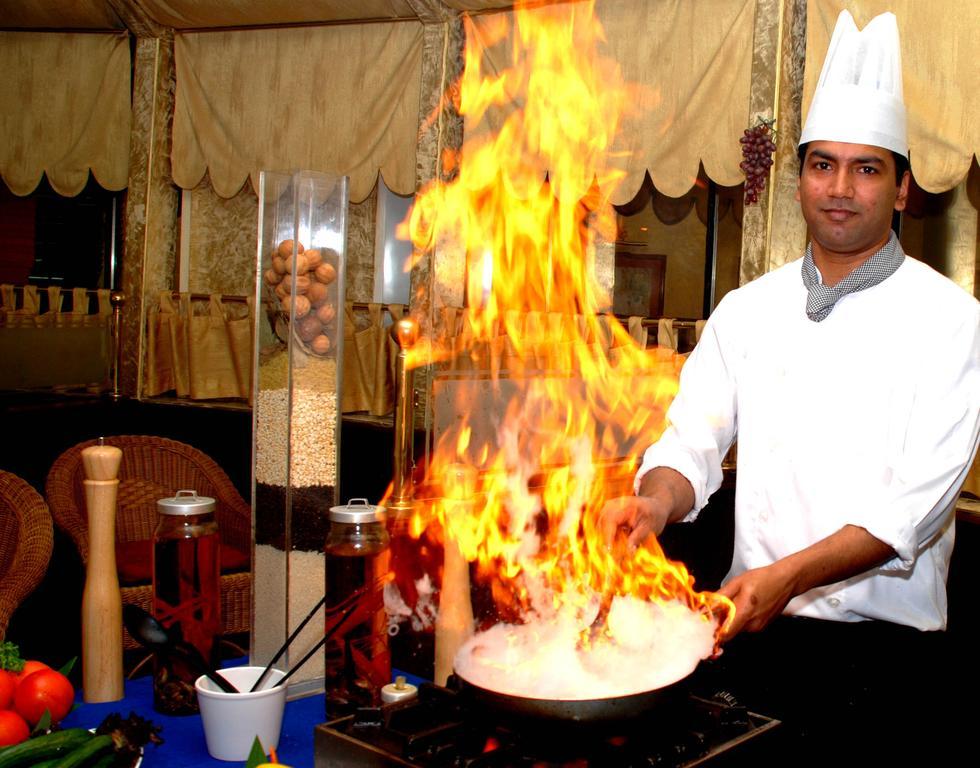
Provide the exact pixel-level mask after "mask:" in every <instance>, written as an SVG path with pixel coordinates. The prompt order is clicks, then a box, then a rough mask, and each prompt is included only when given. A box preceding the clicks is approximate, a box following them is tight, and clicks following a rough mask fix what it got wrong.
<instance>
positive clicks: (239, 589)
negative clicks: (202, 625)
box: [45, 435, 252, 649]
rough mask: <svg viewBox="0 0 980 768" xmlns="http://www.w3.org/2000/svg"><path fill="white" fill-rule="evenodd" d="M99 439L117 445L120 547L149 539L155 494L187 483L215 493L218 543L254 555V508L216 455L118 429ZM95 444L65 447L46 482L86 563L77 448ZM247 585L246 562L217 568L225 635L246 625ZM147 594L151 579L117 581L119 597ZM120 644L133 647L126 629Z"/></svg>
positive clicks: (62, 524) (57, 517) (142, 598)
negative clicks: (242, 567)
mask: <svg viewBox="0 0 980 768" xmlns="http://www.w3.org/2000/svg"><path fill="white" fill-rule="evenodd" d="M104 442H105V444H106V445H114V446H116V447H118V448H120V449H121V450H122V463H121V465H120V467H119V492H118V497H117V501H116V545H117V552H118V550H119V546H120V545H125V544H127V543H131V542H145V541H148V540H151V539H152V538H153V531H154V530H155V529H156V525H157V518H158V513H157V508H156V502H157V500H158V499H162V498H166V497H169V496H173V495H174V494H175V493H176V492H177V491H178V490H181V489H185V488H188V489H193V490H195V491H197V493H198V494H199V495H201V496H210V497H213V498H214V500H215V517H216V519H217V521H218V530H219V532H220V534H219V535H220V537H221V541H222V543H223V544H225V545H226V546H230V547H233V548H234V549H236V550H238V551H239V552H242V553H245V555H246V556H247V557H250V556H251V546H252V510H251V507H250V506H249V504H248V503H246V502H245V500H244V499H242V497H241V495H240V494H239V493H238V491H237V490H236V489H235V487H234V485H232V483H231V480H229V479H228V476H227V475H226V474H225V472H224V470H223V469H221V467H219V466H218V465H217V464H216V463H215V462H214V460H213V459H211V458H210V457H209V456H207V455H206V454H204V453H202V452H201V451H199V450H197V449H196V448H193V447H191V446H189V445H186V444H184V443H181V442H177V441H176V440H168V439H167V438H163V437H153V436H148V435H120V436H115V437H106V438H104ZM97 444H98V440H88V441H86V442H83V443H79V444H77V445H75V446H73V447H71V448H69V449H68V450H67V451H65V452H64V453H62V454H61V455H60V456H59V457H58V458H57V459H56V460H55V462H54V464H53V465H52V466H51V469H50V471H49V472H48V477H47V482H46V483H45V492H46V494H47V497H48V505H49V506H50V508H51V514H52V516H53V517H54V522H55V524H56V525H57V526H58V527H59V528H61V529H63V530H64V531H65V532H66V533H68V535H69V536H71V538H72V540H73V541H74V542H75V546H76V547H77V548H78V553H79V554H80V555H81V558H82V563H83V564H86V563H87V562H88V518H87V515H86V508H85V486H84V484H83V481H84V480H85V470H84V467H83V465H82V449H83V448H86V447H88V446H90V445H97ZM117 565H119V563H118V562H117ZM251 586H252V576H251V569H248V570H246V571H245V572H241V573H222V576H221V625H222V632H223V634H225V635H233V634H239V633H245V632H248V631H249V624H250V622H249V617H250V611H251ZM152 597H153V590H152V585H151V584H150V583H146V584H137V585H132V586H130V585H126V584H124V585H123V586H122V600H123V604H128V603H135V604H136V605H139V606H140V607H142V608H145V609H146V610H150V609H151V602H152ZM123 647H124V648H126V649H133V648H137V647H138V645H137V643H136V641H135V640H133V639H132V638H131V637H130V636H129V633H128V632H126V631H125V629H124V630H123Z"/></svg>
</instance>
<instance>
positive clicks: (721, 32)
mask: <svg viewBox="0 0 980 768" xmlns="http://www.w3.org/2000/svg"><path fill="white" fill-rule="evenodd" d="M574 6H575V4H574V3H569V4H563V5H556V6H554V7H552V8H540V9H535V10H532V11H531V13H532V14H538V13H551V14H562V13H565V14H571V13H573V12H574ZM595 12H596V16H597V17H598V19H599V21H600V22H601V24H602V27H603V29H604V30H605V35H606V40H607V45H606V46H605V48H604V49H603V50H601V51H600V52H599V55H600V56H601V57H604V58H606V59H611V60H612V62H613V63H614V64H615V65H616V66H617V67H618V68H619V70H620V71H621V72H622V77H623V79H624V80H625V81H626V82H627V83H630V84H633V85H635V86H637V87H635V88H634V89H633V95H632V101H631V102H630V103H629V105H628V107H629V113H627V114H625V115H624V116H623V118H622V120H621V123H620V126H619V130H618V132H617V139H616V141H615V143H614V144H613V146H612V147H611V149H610V151H608V152H607V154H606V158H605V163H606V165H608V166H611V167H612V168H614V169H617V170H619V171H621V172H622V173H623V175H624V178H623V179H622V181H621V182H620V183H619V184H618V186H617V188H616V190H615V191H614V193H613V194H612V197H611V199H612V202H613V203H615V204H617V205H621V204H624V203H627V202H628V201H629V200H631V199H632V198H633V197H634V196H635V195H636V193H637V192H638V191H639V189H640V187H641V185H642V184H643V178H644V174H645V173H646V172H647V171H649V173H650V176H651V177H652V179H653V182H654V184H655V185H656V187H657V189H658V190H660V191H661V192H663V193H664V194H667V195H670V196H671V197H680V196H681V195H684V194H686V193H687V192H688V190H690V189H691V187H692V186H693V185H694V183H695V181H696V180H697V177H698V166H699V163H703V165H704V168H705V172H706V173H707V174H708V176H709V177H710V178H711V179H713V180H714V181H715V182H717V183H718V184H721V185H723V186H734V185H737V184H740V183H741V182H742V181H743V180H744V176H743V174H742V171H741V170H740V169H739V163H741V162H742V156H741V145H740V144H739V141H738V139H739V137H740V136H741V134H742V131H743V130H744V128H745V124H746V120H747V118H748V112H749V87H750V84H751V69H752V48H753V46H752V37H753V32H754V20H755V0H731V1H730V2H725V3H718V2H712V1H711V0H662V1H660V2H656V3H644V4H642V5H641V4H639V3H636V2H633V0H602V2H598V3H597V4H596V6H595ZM502 16H504V17H507V29H509V30H510V33H509V34H505V35H504V37H503V39H499V38H500V34H499V26H500V21H501V18H500V17H502ZM515 17H516V14H515V13H513V12H510V11H507V12H504V13H501V14H490V15H483V16H476V17H474V18H473V24H472V27H471V29H472V32H473V34H472V37H471V39H470V40H469V41H468V42H469V43H474V44H476V45H478V46H480V47H481V49H482V50H481V67H482V71H483V72H484V73H487V74H490V75H494V76H496V75H499V74H500V73H501V72H503V71H504V70H505V69H508V68H509V67H511V59H510V57H511V47H512V44H513V33H514V29H513V28H514V18H515ZM681 40H683V41H685V43H684V44H683V45H677V41H681ZM489 41H493V42H492V43H491V42H489ZM508 96H509V101H508V102H507V103H506V104H503V105H500V106H496V107H491V108H490V109H488V110H487V111H486V113H485V114H479V115H476V116H473V115H464V120H465V121H466V122H465V135H466V136H467V137H468V138H470V137H480V136H481V135H482V134H486V133H487V132H488V131H492V132H494V133H496V132H498V131H499V130H500V129H501V128H502V127H503V126H504V124H505V123H506V122H507V120H508V119H509V118H510V116H511V115H512V114H513V113H514V112H515V110H516V109H518V108H520V107H521V105H523V104H524V103H525V101H526V98H527V95H526V93H525V92H520V91H519V92H511V93H509V94H508ZM529 159H530V160H531V162H533V161H534V160H533V158H529ZM547 162H548V161H547V159H545V158H541V159H540V160H539V165H540V167H539V169H538V170H539V176H540V178H542V179H543V178H544V175H545V173H546V172H548V171H549V170H550V171H552V172H554V171H555V170H556V169H549V168H547V167H546V166H547ZM599 162H601V160H599V161H598V162H597V163H596V167H598V165H599Z"/></svg>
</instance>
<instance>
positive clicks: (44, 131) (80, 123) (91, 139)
mask: <svg viewBox="0 0 980 768" xmlns="http://www.w3.org/2000/svg"><path fill="white" fill-rule="evenodd" d="M0 72H2V73H3V76H2V77H0V136H2V137H3V139H2V141H0V175H2V176H3V179H4V181H5V182H6V183H7V186H8V187H10V189H11V191H13V192H14V193H15V194H17V195H27V194H29V193H30V192H32V191H33V190H34V189H35V187H37V185H38V182H39V181H40V180H41V175H42V174H47V177H48V181H49V182H50V183H51V186H52V187H53V188H54V189H55V191H57V192H58V193H59V194H61V195H66V196H73V195H77V194H78V193H79V192H81V191H82V189H83V188H84V187H85V184H86V182H87V181H88V176H89V170H91V172H92V175H93V176H95V179H96V180H97V181H98V182H99V184H100V185H101V186H102V187H104V188H105V189H111V190H118V189H123V188H124V187H125V186H126V184H127V180H128V175H129V138H130V137H129V134H130V122H131V113H130V61H129V38H128V36H127V35H126V34H125V33H109V34H95V33H92V34H89V33H86V34H67V33H41V32H0Z"/></svg>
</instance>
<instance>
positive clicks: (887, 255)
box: [803, 232, 905, 323]
mask: <svg viewBox="0 0 980 768" xmlns="http://www.w3.org/2000/svg"><path fill="white" fill-rule="evenodd" d="M904 259H905V254H904V253H903V252H902V249H901V247H900V246H899V244H898V238H897V237H895V233H894V232H891V234H890V237H889V238H888V242H887V243H885V244H884V245H883V246H882V248H881V250H879V251H878V252H877V253H875V254H874V255H873V256H872V257H871V258H870V259H868V260H867V261H866V262H864V264H862V265H861V266H860V267H858V268H857V269H855V270H854V271H853V272H851V273H850V274H849V275H848V276H847V277H845V278H844V279H843V280H841V281H840V282H839V283H837V285H834V286H829V285H824V284H823V283H822V282H820V276H819V274H818V273H817V267H816V265H815V264H814V263H813V245H812V244H811V243H808V244H807V246H806V255H805V256H804V257H803V285H805V286H806V290H807V297H806V316H807V317H809V318H810V319H811V320H812V321H813V322H815V323H819V322H820V321H821V320H824V319H825V318H826V317H827V316H828V315H829V314H830V313H831V311H832V310H833V308H834V305H835V304H837V302H838V301H840V300H841V299H842V298H843V297H844V296H846V295H847V294H849V293H856V292H857V291H863V290H864V289H865V288H870V287H871V286H873V285H878V283H881V282H884V281H885V280H886V279H887V278H889V277H891V276H892V275H893V274H894V273H895V270H897V269H898V268H899V267H900V266H902V261H903V260H904Z"/></svg>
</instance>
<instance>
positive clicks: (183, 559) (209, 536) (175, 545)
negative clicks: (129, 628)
mask: <svg viewBox="0 0 980 768" xmlns="http://www.w3.org/2000/svg"><path fill="white" fill-rule="evenodd" d="M157 511H158V512H159V513H160V519H159V522H158V524H157V528H156V532H155V533H154V535H153V615H154V617H156V619H157V621H159V622H160V623H161V624H163V626H164V627H166V628H167V630H168V631H169V634H170V635H171V637H172V638H174V639H175V640H177V641H183V642H186V643H188V644H190V645H191V646H193V647H194V648H195V649H196V650H197V651H198V652H199V653H200V654H201V656H202V657H203V658H204V659H205V660H206V661H208V663H212V662H214V661H216V648H215V637H216V636H217V635H218V634H219V633H220V631H221V581H220V579H221V544H220V541H219V539H218V523H217V521H216V520H215V517H214V499H212V498H210V497H208V496H198V495H197V492H196V491H191V490H181V491H177V493H176V495H175V496H174V497H173V498H167V499H160V500H159V501H157ZM196 678H197V674H196V673H195V672H194V670H193V668H192V667H191V666H189V665H188V664H186V663H185V662H184V661H182V659H181V655H180V654H168V655H161V654H157V655H156V658H155V662H154V674H153V708H154V709H155V710H156V711H158V712H162V713H164V714H169V715H182V714H192V713H194V712H197V711H198V708H197V696H196V694H195V692H194V680H195V679H196Z"/></svg>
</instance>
